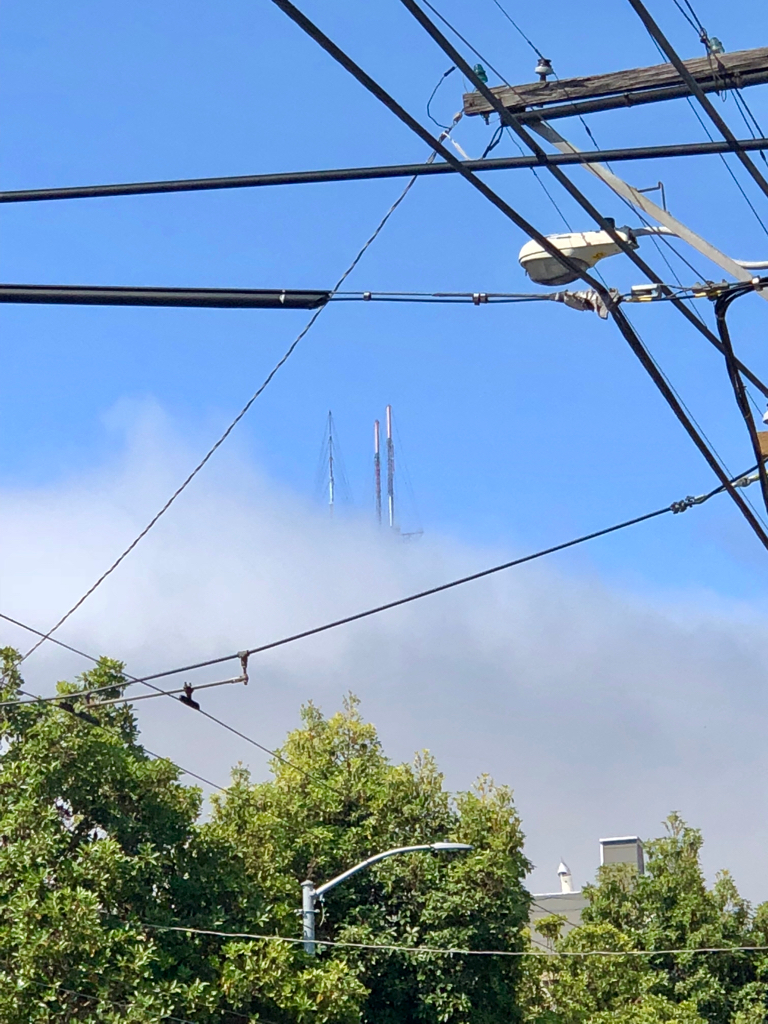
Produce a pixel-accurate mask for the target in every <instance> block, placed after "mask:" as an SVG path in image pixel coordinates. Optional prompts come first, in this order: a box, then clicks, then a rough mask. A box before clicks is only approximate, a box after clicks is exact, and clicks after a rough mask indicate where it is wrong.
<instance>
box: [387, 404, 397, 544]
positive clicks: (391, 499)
mask: <svg viewBox="0 0 768 1024" xmlns="http://www.w3.org/2000/svg"><path fill="white" fill-rule="evenodd" d="M387 511H388V512H389V528H390V529H391V530H394V529H395V442H394V441H393V440H392V406H391V405H388V406H387Z"/></svg>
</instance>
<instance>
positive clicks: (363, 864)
mask: <svg viewBox="0 0 768 1024" xmlns="http://www.w3.org/2000/svg"><path fill="white" fill-rule="evenodd" d="M432 847H433V844H432V843H426V844H424V845H423V846H398V847H396V848H395V849H394V850H385V852H384V853H377V854H376V855H375V856H373V857H369V858H368V859H367V860H363V861H360V863H359V864H356V865H355V866H354V867H353V868H350V869H349V870H348V871H343V872H342V873H341V874H340V875H337V876H336V877H335V878H332V879H331V880H330V882H325V883H324V884H323V885H321V886H319V887H318V888H317V889H315V896H317V897H322V896H324V895H325V894H326V893H327V892H328V891H329V890H330V889H335V888H336V886H337V885H338V884H339V883H340V882H346V880H347V879H348V878H351V877H352V875H356V874H357V873H358V871H364V870H365V868H368V867H370V866H371V864H375V863H376V862H377V861H380V860H384V859H385V857H394V856H395V855H396V854H398V853H416V852H418V851H419V850H431V849H432Z"/></svg>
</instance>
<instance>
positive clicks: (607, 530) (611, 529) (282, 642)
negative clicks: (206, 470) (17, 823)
mask: <svg viewBox="0 0 768 1024" xmlns="http://www.w3.org/2000/svg"><path fill="white" fill-rule="evenodd" d="M750 473H752V469H749V470H747V471H746V473H742V474H740V475H739V476H735V477H732V478H731V482H732V483H733V484H734V485H735V486H739V487H746V486H748V485H749V484H751V483H753V482H754V479H756V477H755V478H754V479H753V478H752V477H750V476H748V474H750ZM724 490H725V487H724V485H723V484H719V485H718V486H717V487H715V488H713V489H712V490H710V491H707V492H706V493H705V494H703V495H699V496H698V497H695V498H693V497H688V498H685V499H684V500H682V501H674V502H672V503H671V504H670V505H667V506H666V507H664V508H661V509H656V510H655V511H653V512H647V513H645V514H644V515H641V516H636V517H634V518H632V519H628V520H625V521H623V522H621V523H617V524H615V525H613V526H608V527H604V528H603V529H601V530H597V531H594V532H592V533H588V534H583V535H582V536H580V537H576V538H574V539H572V540H568V541H564V542H562V543H560V544H556V545H553V546H551V547H548V548H544V549H542V550H539V551H535V552H533V553H532V554H528V555H523V556H521V557H519V558H515V559H512V560H511V561H508V562H503V563H501V564H500V565H495V566H492V567H491V568H489V569H483V570H481V571H479V572H475V573H471V574H470V575H469V576H462V577H460V578H458V579H455V580H451V581H450V582H448V583H441V584H439V585H438V586H435V587H430V588H429V589H428V590H421V591H418V592H417V593H415V594H409V595H408V596H407V597H402V598H398V599H396V600H394V601H388V602H387V603H385V604H380V605H376V606H375V607H373V608H368V609H366V610H365V611H362V612H356V613H355V614H353V615H347V616H345V617H344V618H341V619H334V620H333V621H331V622H326V623H324V624H323V625H321V626H314V627H312V628H311V629H307V630H303V631H302V632H300V633H293V634H291V635H289V636H286V637H282V638H281V639H279V640H272V641H270V642H269V643H266V644H261V645H260V646H258V647H252V648H249V649H248V650H247V651H240V652H238V653H237V654H226V655H223V656H220V657H217V658H209V659H207V660H206V661H199V662H195V663H194V664H191V665H182V666H180V667H179V668H173V669H166V670H164V671H163V672H155V673H153V674H152V675H147V676H141V677H136V676H128V675H127V674H126V676H127V679H128V680H129V682H130V684H133V683H145V684H146V683H149V682H150V681H151V680H154V679H164V678H167V677H168V676H172V675H179V674H181V673H185V672H194V671H196V670H198V669H201V668H210V667H211V666H213V665H221V664H224V663H225V662H227V661H234V660H235V659H236V658H242V657H243V655H247V656H248V657H252V656H253V655H256V654H262V653H263V652H265V651H271V650H274V649H275V648H277V647H284V646H286V645H287V644H291V643H295V642H296V641H298V640H304V639H306V638H307V637H310V636H316V635H318V634H319V633H325V632H327V631H328V630H331V629H336V628H338V627H339V626H344V625H347V624H349V623H351V622H358V621H360V620H361V619H365V618H370V616H372V615H378V614H380V613H381V612H385V611H389V610H390V609H392V608H398V607H401V606H402V605H406V604H411V603H412V602H414V601H418V600H421V599H422V598H425V597H431V596H432V595H434V594H439V593H442V592H443V591H445V590H452V589H454V588H455V587H459V586H463V585H464V584H465V583H470V582H473V581H474V580H478V579H483V578H484V577H486V576H492V575H494V574H495V573H498V572H503V571H504V570H506V569H511V568H514V567H516V566H519V565H524V564H526V563H527V562H533V561H536V560H537V559H539V558H543V557H545V556H547V555H550V554H555V553H556V552H559V551H564V550H566V549H568V548H572V547H576V546H577V545H579V544H583V543H586V542H587V541H589V540H594V539H597V538H598V537H604V536H607V535H608V534H611V533H616V532H618V531H620V530H623V529H626V528H627V527H630V526H635V525H637V524H639V523H642V522H645V521H646V520H649V519H654V518H656V517H658V516H661V515H665V514H666V513H668V512H671V513H674V514H677V513H680V512H684V511H685V510H686V509H688V508H691V507H693V506H694V505H701V504H704V502H706V501H709V500H710V499H711V498H713V497H715V496H716V495H718V494H721V493H722V492H723V491H724ZM2 617H6V616H2ZM24 628H30V627H24ZM34 632H37V631H36V630H35V631H34ZM83 656H84V657H86V658H88V659H89V660H91V661H96V660H98V659H96V658H93V657H92V656H91V655H88V654H84V655H83ZM126 685H128V684H126ZM68 696H70V697H76V696H77V694H71V695H68ZM41 699H42V700H52V699H56V698H41ZM18 703H19V702H18V701H6V702H4V703H3V704H0V707H3V706H11V705H14V704H18Z"/></svg>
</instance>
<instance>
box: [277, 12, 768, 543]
mask: <svg viewBox="0 0 768 1024" xmlns="http://www.w3.org/2000/svg"><path fill="white" fill-rule="evenodd" d="M272 2H273V3H274V4H275V6H277V7H279V8H280V10H282V11H283V12H284V13H285V14H286V15H287V16H288V17H289V18H291V20H292V21H294V22H295V23H296V24H297V25H298V26H299V27H300V28H301V29H302V31H304V32H305V33H306V34H307V35H309V36H310V38H312V39H314V40H315V42H317V43H318V44H319V45H320V46H321V47H322V48H323V49H324V50H325V51H326V52H327V53H328V54H330V56H332V57H333V59H334V60H335V61H336V62H337V63H339V64H340V65H341V66H342V67H343V68H344V69H345V70H346V71H348V72H349V73H350V74H351V75H352V76H353V77H354V78H355V79H357V81H358V82H360V84H361V85H363V86H364V87H365V88H366V89H367V90H368V91H369V92H370V93H371V94H372V95H374V96H375V97H376V98H377V99H378V100H379V101H380V102H381V103H383V104H384V105H385V106H386V107H387V108H388V109H389V110H390V111H392V113H394V114H395V115H396V116H397V117H398V118H399V119H400V120H401V121H402V122H403V123H404V124H406V125H407V126H408V127H409V128H410V129H411V130H412V131H413V132H414V133H415V134H416V135H418V136H419V137H420V138H422V139H423V140H424V141H425V142H426V143H427V144H428V145H429V146H431V147H432V149H433V150H434V151H435V153H437V154H438V155H440V156H442V157H443V159H444V160H446V161H447V162H449V163H451V164H453V166H454V167H457V168H458V169H459V171H460V173H461V174H462V176H463V177H464V178H465V179H466V180H467V181H468V182H470V184H471V185H472V186H473V187H474V188H475V189H477V191H478V192H480V193H481V194H482V195H483V196H485V198H486V199H488V200H489V201H490V202H491V203H493V205H494V206H496V208H497V209H499V210H500V211H501V212H502V213H503V214H504V215H505V216H506V217H508V218H509V219H510V220H511V221H512V223H513V224H515V225H517V227H519V228H520V229H521V230H522V231H524V232H525V233H526V234H527V235H528V236H529V237H530V238H533V239H535V240H536V241H537V242H538V243H539V244H540V245H541V247H542V248H543V249H544V250H545V252H548V253H549V254H550V255H552V256H554V257H555V258H556V259H557V260H559V261H560V262H561V263H563V264H564V265H565V266H566V267H567V268H568V269H569V270H570V271H571V272H572V273H573V274H574V276H575V277H579V278H581V279H582V280H583V281H586V283H587V284H589V285H590V286H591V287H592V288H593V289H594V290H595V291H596V292H597V293H598V295H600V296H601V298H603V301H604V302H605V303H606V305H607V306H609V307H610V305H611V296H610V293H609V292H608V290H607V289H606V288H605V287H604V286H603V285H602V284H601V283H600V282H599V281H598V280H597V279H596V278H594V277H593V276H592V275H591V274H588V273H587V272H586V271H585V270H584V269H583V266H582V265H581V264H579V263H578V262H577V261H574V260H572V259H570V258H568V257H566V256H564V254H563V253H562V251H561V250H559V249H557V247H556V246H555V245H554V244H553V243H552V242H551V241H550V240H549V239H548V238H547V237H546V236H545V235H543V234H542V233H541V232H540V231H538V230H537V229H536V228H535V227H534V226H533V225H532V224H530V223H529V222H528V221H527V220H526V219H525V218H524V217H522V216H521V215H520V214H519V213H518V212H517V210H515V209H514V208H513V207H511V206H510V205H509V203H507V202H505V201H504V200H503V199H502V198H501V196H499V195H498V194H497V193H496V192H494V191H493V189H491V188H489V187H488V186H487V185H486V184H485V182H483V181H482V180H481V179H480V178H478V177H477V176H476V175H474V174H473V173H472V172H470V171H467V170H466V169H465V168H464V167H463V166H462V164H461V162H460V161H459V160H457V159H456V158H455V157H454V156H453V154H452V153H451V152H450V151H449V150H448V149H446V147H445V146H443V145H442V143H441V142H440V141H439V140H438V139H435V138H434V137H433V136H432V135H431V134H430V132H429V131H428V130H427V129H426V128H424V127H423V125H421V124H420V123H419V122H418V121H417V120H416V119H415V118H414V117H412V116H411V115H410V114H409V113H408V112H407V111H406V110H405V109H404V108H403V107H402V106H401V105H400V104H399V103H398V102H397V101H396V100H395V99H394V98H393V97H392V96H390V95H389V93H388V92H386V90H385V89H383V88H382V87H381V86H380V85H379V84H378V83H377V82H375V81H374V80H373V79H372V78H371V76H370V75H369V74H367V73H366V72H365V71H363V69H362V68H361V67H359V65H357V64H356V63H355V62H354V61H353V60H352V58H351V57H350V56H349V55H348V54H347V53H345V52H344V51H343V50H342V49H341V48H340V47H339V46H337V45H336V44H335V43H334V42H333V41H332V40H331V39H329V38H328V36H326V35H325V33H323V32H322V31H321V30H320V29H319V28H318V27H317V26H316V25H315V24H314V23H313V22H312V21H310V20H309V18H307V17H306V15H304V14H303V13H302V12H301V11H300V10H299V9H298V8H297V7H296V6H295V5H294V4H292V3H291V2H290V0H272ZM425 2H427V0H425ZM401 3H402V4H403V5H404V6H405V7H406V8H407V9H408V10H409V11H410V12H411V13H412V14H413V16H414V17H415V18H416V20H417V21H419V23H420V24H421V25H422V26H423V27H424V28H425V29H426V30H427V32H428V33H429V34H430V35H431V36H432V38H433V39H435V41H436V42H437V43H438V45H439V46H440V47H441V49H442V50H443V51H444V52H445V53H446V55H447V56H449V57H450V59H451V60H452V61H453V62H454V63H455V64H456V65H457V67H459V68H460V69H461V71H462V72H463V73H464V75H465V76H466V77H467V78H468V79H469V80H470V81H471V82H473V84H474V85H475V87H476V88H477V89H478V90H479V91H480V92H481V93H482V95H483V96H484V97H485V98H486V99H487V100H488V102H490V103H491V104H492V106H494V109H496V108H498V112H499V115H500V117H501V118H502V120H504V121H505V122H506V123H509V124H510V125H511V126H512V127H513V128H514V130H515V131H516V133H517V134H518V135H520V137H521V138H522V139H523V140H524V141H525V142H526V144H527V145H528V146H529V148H530V149H532V150H533V151H534V152H538V151H541V149H540V147H539V146H538V143H536V142H535V141H534V140H533V139H531V138H530V136H529V135H528V133H527V132H526V131H525V130H524V129H523V128H522V127H521V126H520V125H519V124H518V123H517V121H516V120H515V118H514V117H513V116H512V115H511V114H510V113H509V111H508V110H506V108H505V107H503V106H502V105H501V104H500V103H499V101H498V100H497V99H496V97H495V96H494V95H493V93H491V91H490V90H489V89H488V88H487V86H486V85H485V84H484V83H483V82H482V81H481V80H480V79H479V78H478V76H477V75H476V74H475V72H474V71H473V69H472V68H470V66H469V65H468V64H467V62H466V61H465V60H464V58H463V57H462V56H461V54H460V53H458V51H457V50H456V49H455V47H453V46H451V44H450V43H449V42H448V41H447V39H445V37H444V36H443V35H442V33H440V31H439V29H437V27H436V26H435V25H434V24H433V23H432V22H431V21H430V20H429V18H428V17H427V16H426V15H425V14H424V12H423V11H422V10H421V8H420V7H418V5H417V4H415V3H414V2H413V0H401ZM429 6H431V5H429ZM541 152H543V151H541ZM549 170H550V172H551V173H552V174H553V175H555V177H556V178H557V179H558V181H561V180H562V183H563V184H564V185H565V187H566V188H567V189H568V191H569V192H570V193H571V194H572V195H573V196H574V198H576V199H577V201H578V202H579V204H580V205H581V206H583V207H584V208H585V209H586V210H587V212H589V213H590V215H591V216H593V217H594V219H595V220H596V221H597V222H598V223H599V224H600V225H601V227H602V228H603V229H604V230H605V231H607V232H608V234H609V235H610V236H611V238H613V239H615V241H616V244H617V245H618V246H619V248H620V249H622V250H624V251H626V252H627V253H628V254H629V256H630V258H631V259H632V261H633V262H634V263H636V264H637V265H638V266H640V268H641V269H642V270H643V273H645V274H646V275H647V276H648V277H649V278H650V279H651V280H652V281H654V282H655V283H658V284H662V282H661V279H660V278H658V275H656V274H655V272H654V271H653V270H652V269H651V268H650V267H648V266H647V264H646V263H645V262H644V261H643V260H642V259H640V258H639V257H638V256H637V254H636V253H635V252H634V251H633V250H632V249H631V248H630V247H629V246H628V245H627V244H626V242H625V241H624V240H623V239H622V238H621V237H620V236H619V235H618V234H617V233H616V230H615V225H614V223H613V222H612V221H608V220H606V218H604V217H603V216H602V215H601V214H600V213H599V212H598V211H597V210H596V209H595V208H594V207H593V206H592V204H591V203H590V202H589V200H588V199H587V198H586V196H584V195H583V194H582V193H581V192H580V191H579V190H578V189H577V188H576V187H575V186H574V185H573V183H572V182H571V181H570V179H569V178H568V177H566V176H565V175H563V173H562V172H561V171H560V170H559V168H557V167H550V168H549ZM667 293H668V294H669V296H670V301H671V302H672V303H673V305H675V307H676V308H678V309H679V310H680V311H681V312H682V313H683V315H684V316H685V317H686V319H687V320H689V322H692V323H693V324H694V325H695V326H696V328H697V330H699V331H702V332H703V333H704V334H705V335H706V336H707V337H708V338H710V339H714V340H713V343H714V344H715V345H716V347H717V348H718V349H721V350H722V343H721V342H720V340H719V339H716V338H715V337H714V335H713V334H712V333H711V332H710V331H707V330H706V328H703V325H702V324H700V323H699V321H698V320H697V318H696V316H695V315H694V314H693V313H692V312H691V311H690V310H689V309H688V308H687V307H686V306H685V304H684V303H683V302H681V301H680V300H679V299H678V298H677V297H676V296H673V295H672V293H671V292H670V290H669V289H667ZM611 316H612V317H613V320H614V322H615V323H616V326H617V327H618V328H619V330H620V332H621V334H622V335H623V336H624V338H625V340H626V341H627V343H628V344H629V346H630V348H631V349H632V352H633V353H634V355H635V356H636V357H637V359H638V361H639V362H640V363H641V365H642V366H643V369H644V370H645V371H646V373H647V374H648V376H649V377H650V378H651V380H652V381H653V383H654V384H655V385H656V388H657V389H658V391H659V392H660V393H661V395H662V397H663V398H664V400H665V402H666V403H667V405H668V406H669V407H670V409H671V410H672V412H673V413H674V415H675V416H676V417H677V419H678V421H679V422H680V424H681V425H682V426H683V427H684V429H685V430H686V432H687V433H688V436H689V437H690V438H691V440H692V441H693V443H694V444H695V445H696V447H697V448H698V449H699V451H700V452H701V454H702V456H703V457H704V459H705V460H706V462H707V463H708V464H709V466H710V468H711V469H712V471H713V472H714V474H715V475H716V476H717V478H718V479H719V480H720V482H721V484H722V485H723V486H724V487H725V489H726V490H727V491H728V493H729V495H730V496H731V498H732V499H733V501H734V502H735V504H736V505H737V506H738V508H739V510H740V511H741V513H742V515H743V516H744V518H745V519H746V520H747V522H748V523H749V525H750V526H751V527H752V529H753V531H754V532H755V534H756V535H757V537H758V539H759V540H760V542H761V544H762V545H763V546H764V547H765V548H766V549H767V550H768V534H766V532H765V530H764V529H763V527H762V525H761V524H760V522H759V521H758V519H757V517H756V516H755V514H754V512H753V511H752V509H751V508H750V507H749V505H748V504H747V503H746V502H745V501H744V500H743V498H742V497H741V495H740V494H738V493H737V492H736V490H735V489H734V487H733V486H732V485H731V482H730V480H729V477H728V474H727V473H726V471H725V470H724V469H723V467H722V466H721V464H720V462H719V460H718V459H717V457H716V456H715V454H714V453H713V452H712V451H711V449H710V447H709V446H708V445H707V443H706V441H705V440H704V438H703V437H702V436H701V433H700V432H699V431H698V430H697V429H696V427H695V425H694V424H693V423H692V421H691V419H690V417H689V416H688V415H687V413H686V412H685V409H684V408H683V407H682V405H681V404H680V402H679V400H678V399H677V397H676V395H675V394H674V392H673V390H672V389H671V388H670V386H669V384H668V383H667V381H666V380H665V378H664V376H663V375H662V374H661V373H660V372H659V370H658V367H657V366H656V365H655V363H654V362H653V359H652V358H651V356H650V354H649V353H648V352H647V350H646V349H645V346H644V345H643V344H642V342H641V341H640V339H639V338H638V336H637V335H636V333H635V332H634V330H633V328H632V326H631V324H630V323H629V321H628V320H627V319H626V317H625V316H624V315H623V313H622V312H621V310H619V309H616V308H613V309H612V310H611ZM763 387H764V385H763Z"/></svg>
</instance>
